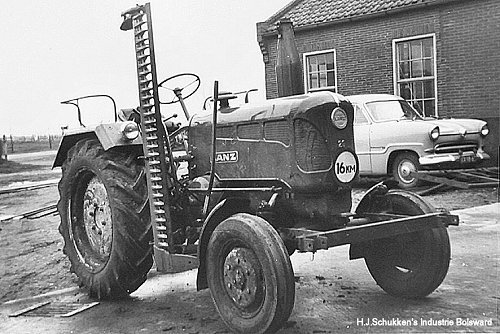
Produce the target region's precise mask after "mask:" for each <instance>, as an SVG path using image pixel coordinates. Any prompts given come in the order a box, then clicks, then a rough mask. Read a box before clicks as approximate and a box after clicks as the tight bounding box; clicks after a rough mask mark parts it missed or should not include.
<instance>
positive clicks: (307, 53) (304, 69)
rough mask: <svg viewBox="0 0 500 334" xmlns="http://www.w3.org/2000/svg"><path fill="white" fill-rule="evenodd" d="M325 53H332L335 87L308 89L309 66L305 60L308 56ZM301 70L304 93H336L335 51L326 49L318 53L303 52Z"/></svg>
mask: <svg viewBox="0 0 500 334" xmlns="http://www.w3.org/2000/svg"><path fill="white" fill-rule="evenodd" d="M327 53H333V72H334V76H333V79H334V81H335V86H326V87H319V88H310V87H309V66H308V65H309V64H308V62H307V59H308V57H310V56H317V55H321V54H327ZM302 69H303V72H304V87H305V91H306V93H311V92H317V91H322V90H330V91H331V90H333V91H334V92H335V93H337V92H338V83H337V52H336V51H335V49H327V50H320V51H313V52H304V53H303V54H302ZM318 73H319V72H318ZM327 80H328V79H327Z"/></svg>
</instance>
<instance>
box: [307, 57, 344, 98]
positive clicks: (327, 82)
mask: <svg viewBox="0 0 500 334" xmlns="http://www.w3.org/2000/svg"><path fill="white" fill-rule="evenodd" d="M303 57H304V61H303V64H304V87H306V91H307V92H313V91H317V90H330V91H333V92H337V66H336V59H335V50H326V51H319V52H310V53H305V54H304V56H303Z"/></svg>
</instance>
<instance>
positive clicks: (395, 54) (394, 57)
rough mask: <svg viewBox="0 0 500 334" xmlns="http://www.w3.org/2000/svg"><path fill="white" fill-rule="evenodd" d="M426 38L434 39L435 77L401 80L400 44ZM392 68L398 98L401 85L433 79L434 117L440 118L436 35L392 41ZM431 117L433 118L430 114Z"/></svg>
mask: <svg viewBox="0 0 500 334" xmlns="http://www.w3.org/2000/svg"><path fill="white" fill-rule="evenodd" d="M426 38H432V53H433V54H432V56H433V58H434V59H433V61H432V66H433V75H432V76H422V77H419V78H409V79H402V80H400V79H399V71H398V69H399V59H398V44H399V43H402V42H410V41H413V40H417V39H426ZM392 66H393V72H392V74H393V85H394V94H395V95H397V96H401V93H400V90H399V84H400V83H404V82H408V83H411V82H421V81H424V80H431V79H433V81H434V116H436V117H437V116H438V89H437V83H438V78H437V43H436V34H435V33H431V34H424V35H416V36H410V37H404V38H396V39H393V40H392ZM429 116H431V115H430V114H429Z"/></svg>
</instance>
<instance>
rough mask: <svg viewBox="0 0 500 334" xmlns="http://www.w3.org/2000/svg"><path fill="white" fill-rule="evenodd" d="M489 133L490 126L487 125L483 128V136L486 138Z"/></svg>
mask: <svg viewBox="0 0 500 334" xmlns="http://www.w3.org/2000/svg"><path fill="white" fill-rule="evenodd" d="M488 133H490V129H489V128H488V124H485V125H483V127H482V128H481V136H483V137H486V136H487V135H488Z"/></svg>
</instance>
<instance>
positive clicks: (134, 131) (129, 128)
mask: <svg viewBox="0 0 500 334" xmlns="http://www.w3.org/2000/svg"><path fill="white" fill-rule="evenodd" d="M122 135H123V138H125V139H128V140H134V139H135V138H137V137H139V126H138V125H137V123H135V122H125V123H123V125H122Z"/></svg>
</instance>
